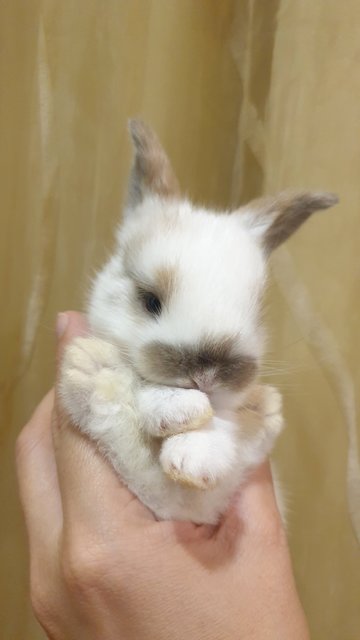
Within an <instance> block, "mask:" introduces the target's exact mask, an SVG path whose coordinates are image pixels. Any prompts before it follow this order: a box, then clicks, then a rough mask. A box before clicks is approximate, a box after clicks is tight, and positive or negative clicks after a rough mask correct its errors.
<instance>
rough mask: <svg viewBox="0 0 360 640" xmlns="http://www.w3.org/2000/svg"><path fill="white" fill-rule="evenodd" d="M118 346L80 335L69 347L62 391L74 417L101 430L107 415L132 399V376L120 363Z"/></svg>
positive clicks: (90, 428) (86, 427) (82, 424)
mask: <svg viewBox="0 0 360 640" xmlns="http://www.w3.org/2000/svg"><path fill="white" fill-rule="evenodd" d="M119 365H120V360H119V354H118V351H117V349H116V348H115V347H114V346H113V345H111V344H109V343H108V342H105V341H104V340H100V339H98V338H83V337H80V338H76V339H75V340H74V341H73V342H72V343H71V344H70V345H69V346H68V347H67V349H66V351H65V353H64V357H63V361H62V365H61V376H60V383H59V392H60V397H61V399H62V404H63V406H64V408H65V410H66V411H67V413H68V414H69V415H70V417H71V418H72V419H73V421H74V422H75V423H76V424H77V425H79V426H80V427H82V428H83V430H84V431H87V432H93V431H95V432H100V431H101V430H103V429H104V428H106V425H107V418H109V417H110V416H113V415H115V414H116V413H118V412H119V411H120V410H121V409H122V408H123V407H124V405H126V404H128V403H130V401H131V377H130V376H129V373H128V372H127V370H126V369H125V368H123V367H120V366H119Z"/></svg>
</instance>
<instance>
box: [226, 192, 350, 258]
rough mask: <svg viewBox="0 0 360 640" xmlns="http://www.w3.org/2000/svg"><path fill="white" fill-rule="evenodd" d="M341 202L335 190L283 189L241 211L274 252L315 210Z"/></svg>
mask: <svg viewBox="0 0 360 640" xmlns="http://www.w3.org/2000/svg"><path fill="white" fill-rule="evenodd" d="M337 202H338V197H337V196H336V195H335V194H334V193H327V192H323V191H282V192H281V193H279V194H278V195H277V196H265V197H263V198H258V199H257V200H253V201H252V202H249V204H247V205H246V206H244V207H241V209H239V210H238V212H237V213H239V215H240V219H241V221H242V223H243V224H245V225H246V226H247V227H248V228H249V229H250V230H251V231H252V232H253V233H254V234H255V235H256V236H257V237H258V238H259V240H260V242H261V243H262V245H263V247H264V249H265V251H266V252H267V253H270V252H271V251H273V249H276V247H278V246H279V245H280V244H282V243H283V242H284V241H285V240H287V238H289V236H291V235H292V234H293V233H294V232H295V231H296V230H297V229H298V228H299V227H300V226H301V225H302V224H303V222H305V220H307V219H308V218H309V217H310V216H311V214H312V213H314V212H315V211H319V210H320V209H328V207H332V206H333V205H334V204H336V203H337Z"/></svg>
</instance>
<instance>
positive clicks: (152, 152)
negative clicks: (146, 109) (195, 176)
mask: <svg viewBox="0 0 360 640" xmlns="http://www.w3.org/2000/svg"><path fill="white" fill-rule="evenodd" d="M129 128H130V133H131V137H132V140H133V143H134V147H135V160H134V165H133V169H132V173H131V177H130V186H129V201H130V204H131V205H136V204H139V203H140V202H141V201H142V199H143V197H144V195H145V194H146V192H150V193H154V194H157V195H159V196H162V197H165V198H169V197H170V198H174V197H178V196H179V184H178V181H177V178H176V176H175V174H174V172H173V169H172V166H171V163H170V160H169V158H168V157H167V155H166V153H165V151H164V149H163V147H162V146H161V144H160V142H159V139H158V138H157V136H156V134H155V133H154V131H153V130H152V129H151V128H150V127H149V126H148V125H146V124H145V123H144V122H142V120H137V119H136V120H131V121H130V124H129Z"/></svg>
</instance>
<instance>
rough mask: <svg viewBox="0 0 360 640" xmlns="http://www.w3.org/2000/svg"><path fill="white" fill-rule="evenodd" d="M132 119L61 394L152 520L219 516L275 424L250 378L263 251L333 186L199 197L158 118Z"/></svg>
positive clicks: (269, 443) (262, 455)
mask: <svg viewBox="0 0 360 640" xmlns="http://www.w3.org/2000/svg"><path fill="white" fill-rule="evenodd" d="M129 130H130V134H131V138H132V142H133V146H134V162H133V167H132V171H131V176H130V183H129V190H128V198H127V201H126V204H125V207H124V215H123V221H122V224H121V225H120V227H119V229H118V232H117V240H116V249H115V252H114V254H113V255H112V257H111V258H110V259H109V260H108V262H107V263H106V264H105V266H104V267H103V268H102V269H101V270H100V271H99V273H98V274H97V275H96V277H95V279H94V281H93V284H92V287H91V291H90V295H89V300H88V307H87V318H88V322H89V327H90V331H91V333H90V335H88V336H85V337H79V338H77V339H76V340H75V341H74V342H73V343H72V344H71V345H70V346H69V347H68V348H67V350H66V351H65V354H64V357H63V361H62V366H61V376H60V384H59V389H60V397H61V401H62V404H63V407H64V409H65V411H66V412H67V413H68V414H69V415H70V417H71V419H72V421H73V422H74V423H75V425H77V426H78V428H79V429H80V430H81V431H82V432H84V433H85V434H87V435H88V436H89V437H90V438H92V439H93V440H94V441H95V442H96V443H97V444H98V446H99V448H100V449H101V450H102V451H103V452H104V454H105V455H106V457H107V458H108V459H109V461H110V462H111V464H112V465H113V467H114V469H115V470H116V471H117V472H118V473H119V475H120V476H121V478H122V480H123V481H124V482H125V483H126V485H127V486H128V487H129V489H130V490H131V491H132V492H133V493H134V494H136V496H138V498H139V499H140V500H141V501H142V502H143V503H144V504H145V505H146V506H147V507H148V508H149V509H150V510H151V511H152V512H153V513H154V514H155V516H156V517H157V518H158V519H174V520H190V521H192V522H195V523H198V524H216V523H217V522H218V521H219V519H220V517H221V515H222V514H223V513H224V512H225V510H226V509H227V508H228V505H229V503H230V501H231V499H232V498H233V496H234V494H235V492H236V491H237V490H238V489H239V488H240V487H241V485H242V483H243V482H244V481H245V480H246V478H247V476H248V474H249V471H250V470H251V469H253V468H254V467H256V466H257V465H259V464H260V463H262V462H263V461H264V460H265V459H266V458H267V457H268V456H269V454H270V453H271V451H272V448H273V446H274V443H275V441H276V439H277V437H278V436H279V434H280V432H281V431H282V428H283V422H284V421H283V416H282V401H281V396H280V393H279V392H278V391H277V390H276V389H275V388H273V387H271V386H267V385H262V384H259V382H258V380H257V378H258V375H259V372H260V367H261V359H262V357H263V354H264V350H265V346H266V331H265V328H264V323H263V317H262V315H263V314H262V300H263V295H264V291H265V288H266V282H267V270H268V258H269V256H270V254H271V252H272V251H273V250H274V249H275V248H276V247H277V246H278V245H280V244H281V243H282V242H284V241H285V240H286V239H287V238H288V237H289V236H290V235H292V234H293V233H294V232H295V231H296V230H297V229H298V227H300V225H301V224H302V223H303V222H305V220H306V219H307V218H308V217H309V216H310V215H311V214H312V213H313V212H315V211H317V210H320V209H327V208H328V207H330V206H332V205H334V204H335V203H336V202H337V197H336V195H334V194H331V193H327V192H307V191H285V192H281V193H280V194H278V195H276V196H274V197H270V196H267V197H263V198H260V199H257V200H254V201H252V202H250V203H249V204H247V205H245V206H242V207H240V208H238V209H237V210H235V211H232V212H230V211H223V212H218V211H214V210H212V209H208V208H204V207H200V206H195V205H194V204H192V203H191V202H190V201H189V200H188V199H186V198H184V197H182V196H181V194H180V190H179V185H178V181H177V179H176V177H175V175H174V172H173V169H172V167H171V164H170V161H169V159H168V157H167V155H166V153H165V151H164V149H163V148H162V146H161V144H160V142H159V140H158V138H157V136H156V134H155V133H154V132H153V131H152V129H151V128H150V127H149V126H147V125H146V124H145V123H144V122H142V121H141V120H138V119H134V120H131V121H130V123H129ZM276 489H277V494H278V496H279V498H278V499H279V507H280V508H281V491H280V487H279V486H278V485H276Z"/></svg>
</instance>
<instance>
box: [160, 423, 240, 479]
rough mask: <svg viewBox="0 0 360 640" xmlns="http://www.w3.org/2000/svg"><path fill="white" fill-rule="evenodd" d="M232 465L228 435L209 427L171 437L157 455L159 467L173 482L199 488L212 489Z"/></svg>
mask: <svg viewBox="0 0 360 640" xmlns="http://www.w3.org/2000/svg"><path fill="white" fill-rule="evenodd" d="M235 462H236V453H235V447H234V443H233V441H232V438H231V435H230V433H227V432H221V431H216V430H215V429H211V430H210V428H209V429H202V430H200V431H191V432H188V433H181V434H178V435H175V436H172V437H170V438H168V439H167V440H165V441H164V443H163V445H162V449H161V453H160V464H161V466H162V468H163V470H164V471H165V473H166V474H167V475H168V476H169V477H170V478H171V479H172V480H174V481H175V482H180V483H181V484H185V485H188V486H189V487H196V488H198V489H211V488H213V487H215V486H216V485H217V483H218V482H219V481H220V480H221V479H223V478H224V477H225V476H227V475H228V474H229V472H231V470H232V469H233V467H234V464H235Z"/></svg>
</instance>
